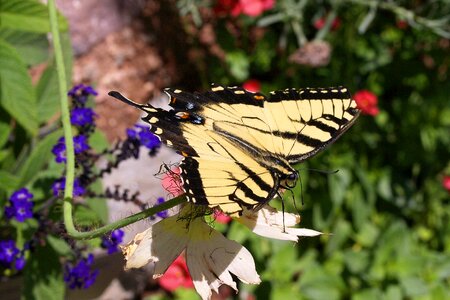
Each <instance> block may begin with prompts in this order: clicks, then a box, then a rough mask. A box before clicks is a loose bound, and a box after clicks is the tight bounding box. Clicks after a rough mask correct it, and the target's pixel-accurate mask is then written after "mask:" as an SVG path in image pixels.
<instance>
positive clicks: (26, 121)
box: [0, 40, 38, 135]
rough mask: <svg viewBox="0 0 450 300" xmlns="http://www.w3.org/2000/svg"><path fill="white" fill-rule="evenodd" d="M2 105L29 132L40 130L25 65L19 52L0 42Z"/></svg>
mask: <svg viewBox="0 0 450 300" xmlns="http://www.w3.org/2000/svg"><path fill="white" fill-rule="evenodd" d="M0 90H1V91H0V93H1V94H0V104H1V105H2V106H3V108H4V109H5V110H6V111H7V112H8V113H9V114H10V115H11V116H12V117H13V118H15V119H16V120H17V121H18V122H19V124H20V125H22V126H23V127H24V128H25V129H26V130H27V131H28V132H30V133H31V134H33V135H35V134H36V133H37V130H38V122H37V111H36V98H35V94H34V89H33V86H32V84H31V78H30V76H29V75H28V70H27V67H26V66H25V63H24V62H23V60H22V59H21V57H20V56H19V54H18V53H17V51H16V50H15V49H14V48H13V47H12V46H11V45H10V44H8V43H6V42H5V41H3V40H0Z"/></svg>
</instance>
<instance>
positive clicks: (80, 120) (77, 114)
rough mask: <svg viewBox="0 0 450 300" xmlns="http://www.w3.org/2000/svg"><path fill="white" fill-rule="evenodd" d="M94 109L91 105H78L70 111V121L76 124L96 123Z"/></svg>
mask: <svg viewBox="0 0 450 300" xmlns="http://www.w3.org/2000/svg"><path fill="white" fill-rule="evenodd" d="M95 116H96V114H95V113H94V110H93V109H92V108H89V107H77V108H74V109H72V111H71V112H70V123H72V125H74V126H87V125H93V124H94V117H95Z"/></svg>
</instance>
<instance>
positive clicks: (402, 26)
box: [395, 20, 408, 29]
mask: <svg viewBox="0 0 450 300" xmlns="http://www.w3.org/2000/svg"><path fill="white" fill-rule="evenodd" d="M395 26H397V28H398V29H406V28H408V22H406V21H405V20H397V22H396V23H395Z"/></svg>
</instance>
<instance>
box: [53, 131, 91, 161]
mask: <svg viewBox="0 0 450 300" xmlns="http://www.w3.org/2000/svg"><path fill="white" fill-rule="evenodd" d="M73 147H74V150H75V154H80V153H82V152H84V151H86V150H88V149H89V144H88V139H87V137H86V136H85V135H82V134H80V135H77V136H76V137H74V138H73ZM52 153H53V154H54V155H55V161H56V162H57V163H65V162H66V161H67V158H66V142H65V140H64V137H61V138H60V139H59V140H58V142H57V143H56V145H55V146H53V148H52Z"/></svg>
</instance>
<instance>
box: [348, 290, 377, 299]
mask: <svg viewBox="0 0 450 300" xmlns="http://www.w3.org/2000/svg"><path fill="white" fill-rule="evenodd" d="M351 299H352V300H372V299H373V300H378V299H381V291H380V290H379V289H377V288H371V289H365V290H362V291H359V292H356V293H355V294H353V295H352V298H351Z"/></svg>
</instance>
